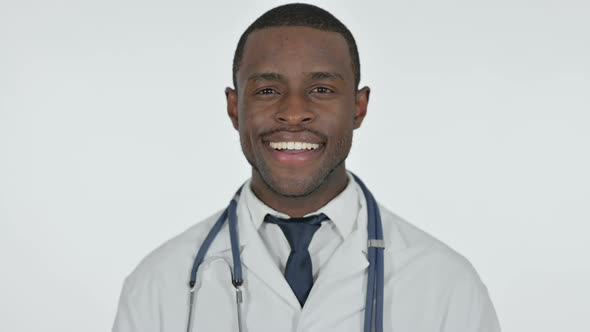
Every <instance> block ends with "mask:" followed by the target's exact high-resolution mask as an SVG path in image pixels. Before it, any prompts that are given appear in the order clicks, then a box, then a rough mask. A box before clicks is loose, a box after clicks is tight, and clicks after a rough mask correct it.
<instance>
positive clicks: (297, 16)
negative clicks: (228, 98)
mask: <svg viewBox="0 0 590 332" xmlns="http://www.w3.org/2000/svg"><path fill="white" fill-rule="evenodd" d="M281 26H298V27H309V28H314V29H318V30H322V31H330V32H337V33H339V34H340V35H342V37H344V39H345V40H346V43H347V45H348V51H349V53H350V60H351V62H350V65H351V66H352V71H353V73H354V81H355V88H358V84H359V82H360V80H361V64H360V60H359V52H358V49H357V47H356V41H355V40H354V37H353V36H352V33H351V32H350V30H348V28H347V27H346V26H345V25H344V24H342V22H340V21H339V20H338V19H337V18H336V17H334V16H333V15H332V14H330V13H329V12H327V11H325V10H324V9H322V8H319V7H316V6H313V5H308V4H302V3H294V4H288V5H283V6H279V7H275V8H273V9H271V10H269V11H267V12H266V13H264V14H263V15H262V16H260V17H259V18H258V19H257V20H256V21H254V23H252V24H251V25H250V26H249V27H248V29H246V31H244V33H242V36H241V37H240V40H239V41H238V46H237V47H236V51H235V53H234V61H233V66H232V78H233V83H234V88H236V89H237V88H238V85H237V78H236V76H237V73H238V70H239V69H240V65H241V62H242V57H243V55H244V45H245V44H246V41H247V40H248V36H250V34H251V33H252V32H254V31H256V30H261V29H265V28H272V27H281Z"/></svg>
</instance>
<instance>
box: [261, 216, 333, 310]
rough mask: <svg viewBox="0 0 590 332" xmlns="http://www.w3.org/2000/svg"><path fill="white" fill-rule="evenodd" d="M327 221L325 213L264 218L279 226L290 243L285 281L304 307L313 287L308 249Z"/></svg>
mask: <svg viewBox="0 0 590 332" xmlns="http://www.w3.org/2000/svg"><path fill="white" fill-rule="evenodd" d="M326 219H328V217H326V215H325V214H323V213H321V214H318V215H314V216H309V217H304V218H291V219H283V218H279V217H275V216H273V215H270V214H267V215H266V217H265V218H264V220H265V221H266V222H269V223H272V224H277V225H279V227H280V228H281V230H282V231H283V234H285V237H286V238H287V241H289V245H290V246H291V253H290V254H289V258H288V259H287V266H286V268H285V279H287V282H288V283H289V286H291V289H292V290H293V293H295V296H296V297H297V300H299V304H301V306H302V307H303V305H304V304H305V300H307V296H308V295H309V292H310V291H311V287H312V286H313V274H312V269H311V257H310V256H309V251H308V250H307V248H308V247H309V243H310V242H311V239H312V237H313V235H314V234H315V232H316V231H317V230H318V229H319V228H320V226H321V223H322V221H324V220H326Z"/></svg>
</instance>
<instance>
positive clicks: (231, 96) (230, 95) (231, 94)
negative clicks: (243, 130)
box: [225, 87, 238, 130]
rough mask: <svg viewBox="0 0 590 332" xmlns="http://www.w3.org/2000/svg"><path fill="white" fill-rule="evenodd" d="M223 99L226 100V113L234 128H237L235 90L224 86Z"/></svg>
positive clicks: (236, 98) (236, 97)
mask: <svg viewBox="0 0 590 332" xmlns="http://www.w3.org/2000/svg"><path fill="white" fill-rule="evenodd" d="M225 100H226V102H227V115H228V116H229V119H230V120H231V122H232V124H233V125H234V128H235V129H236V130H238V96H237V94H236V90H234V89H232V88H230V87H227V88H225Z"/></svg>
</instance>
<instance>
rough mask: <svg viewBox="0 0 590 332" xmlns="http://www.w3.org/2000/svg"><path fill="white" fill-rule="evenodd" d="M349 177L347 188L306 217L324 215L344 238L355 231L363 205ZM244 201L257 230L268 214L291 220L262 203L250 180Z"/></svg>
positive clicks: (352, 180) (245, 190) (246, 187)
mask: <svg viewBox="0 0 590 332" xmlns="http://www.w3.org/2000/svg"><path fill="white" fill-rule="evenodd" d="M347 175H348V184H347V185H346V188H344V190H343V191H342V192H341V193H340V194H338V195H337V196H336V197H334V198H333V199H332V200H331V201H329V202H328V203H327V204H326V205H324V206H323V207H321V208H320V209H319V210H317V211H315V212H312V213H308V214H306V215H305V216H310V215H314V214H319V213H323V214H325V215H326V216H328V218H329V219H330V220H331V221H332V222H333V223H334V225H336V229H338V232H339V233H340V235H341V236H342V238H346V237H347V236H348V235H349V234H350V233H351V232H352V230H353V229H354V225H355V223H356V220H357V217H358V214H359V211H360V208H361V203H360V198H361V197H360V196H359V190H360V189H357V188H356V187H357V186H358V185H357V184H356V182H355V181H354V178H353V177H352V175H351V174H350V173H347ZM243 191H244V192H243V195H244V200H245V202H246V206H247V208H248V210H249V212H250V217H251V218H252V222H253V223H254V226H255V227H256V229H259V228H260V226H261V225H262V222H263V221H264V217H265V216H266V215H267V214H272V215H275V216H277V217H280V218H290V217H289V216H288V215H287V214H285V213H281V212H278V211H276V210H274V209H272V208H271V207H269V206H268V205H266V204H265V203H264V202H262V201H261V200H260V199H259V198H258V197H256V195H255V194H254V192H253V191H252V188H251V187H250V180H249V181H248V182H247V183H246V185H245V186H244V189H243Z"/></svg>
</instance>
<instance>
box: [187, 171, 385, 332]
mask: <svg viewBox="0 0 590 332" xmlns="http://www.w3.org/2000/svg"><path fill="white" fill-rule="evenodd" d="M351 174H352V173H351ZM352 176H353V177H354V179H355V180H356V182H357V183H358V184H359V185H360V187H361V189H362V190H363V194H364V195H365V199H366V201H367V219H368V223H367V233H368V234H367V235H368V236H367V238H368V250H367V251H368V254H367V255H368V260H369V269H368V279H367V294H366V296H367V297H366V301H365V323H364V331H365V332H371V331H373V327H374V328H375V330H374V331H375V332H383V296H384V294H383V291H384V289H383V288H384V262H383V251H384V245H383V225H382V223H381V214H380V213H379V207H378V206H377V202H376V201H375V198H374V197H373V195H372V194H371V192H370V191H369V189H367V187H366V186H365V184H364V183H363V182H362V181H361V179H359V178H358V177H357V176H356V175H354V174H352ZM242 187H243V186H242ZM242 187H240V188H239V189H238V191H237V192H236V194H235V195H234V197H233V198H232V200H231V201H230V203H229V206H228V207H227V208H226V209H225V210H224V211H223V212H222V213H221V215H220V216H219V218H218V219H217V221H216V222H215V224H213V227H211V230H210V231H209V233H208V234H207V236H206V237H205V240H204V241H203V243H202V244H201V247H200V248H199V251H198V252H197V256H196V257H195V260H194V263H193V267H192V269H191V275H190V281H189V287H190V295H189V314H188V322H187V329H186V331H187V332H191V329H192V316H193V305H194V297H195V293H196V289H195V287H196V281H197V273H198V271H199V267H200V266H201V263H203V260H204V258H205V255H206V254H207V250H209V247H210V246H211V244H212V243H213V240H215V237H216V236H217V234H219V232H220V231H221V228H222V227H223V224H224V223H225V221H226V220H227V221H228V226H229V236H230V243H231V251H232V259H233V268H232V270H231V271H232V284H233V286H234V287H235V289H236V310H237V317H238V331H239V332H241V331H242V329H243V325H242V323H243V318H242V308H241V306H242V303H243V292H242V284H243V282H244V280H243V277H242V260H241V258H240V245H239V238H238V232H237V220H238V218H237V204H238V199H239V197H240V193H241V191H242ZM375 243H377V244H375Z"/></svg>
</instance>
